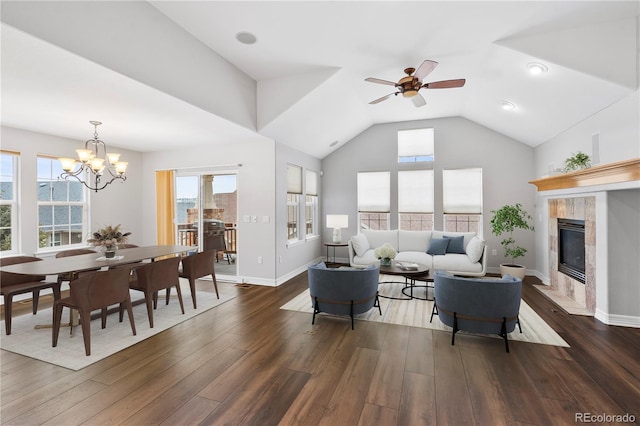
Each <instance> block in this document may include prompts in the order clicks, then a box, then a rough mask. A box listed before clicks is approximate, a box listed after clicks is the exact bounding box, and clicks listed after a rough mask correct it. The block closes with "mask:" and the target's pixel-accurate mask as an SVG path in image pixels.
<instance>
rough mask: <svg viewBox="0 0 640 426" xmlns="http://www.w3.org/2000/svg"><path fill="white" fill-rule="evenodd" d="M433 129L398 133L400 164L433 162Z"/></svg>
mask: <svg viewBox="0 0 640 426" xmlns="http://www.w3.org/2000/svg"><path fill="white" fill-rule="evenodd" d="M433 147H434V143H433V129H412V130H399V131H398V163H416V162H426V161H429V162H432V161H433V158H434V151H433Z"/></svg>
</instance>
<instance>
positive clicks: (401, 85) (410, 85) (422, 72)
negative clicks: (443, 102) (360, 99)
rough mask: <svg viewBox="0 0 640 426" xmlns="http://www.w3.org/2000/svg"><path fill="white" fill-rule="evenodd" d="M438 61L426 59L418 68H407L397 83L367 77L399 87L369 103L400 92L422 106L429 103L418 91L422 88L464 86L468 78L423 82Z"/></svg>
mask: <svg viewBox="0 0 640 426" xmlns="http://www.w3.org/2000/svg"><path fill="white" fill-rule="evenodd" d="M437 66H438V63H437V62H436V61H430V60H428V59H427V60H425V61H423V62H422V64H420V66H419V67H418V69H417V70H416V69H415V68H411V67H410V68H405V70H404V72H405V74H407V75H406V76H405V77H402V78H401V79H400V80H399V81H398V82H397V83H394V82H393V81H389V80H382V79H379V78H373V77H369V78H366V79H365V81H368V82H370V83H377V84H384V85H387V86H394V87H395V88H396V89H398V91H397V92H395V93H390V94H388V95H385V96H383V97H381V98H378V99H374V100H373V101H371V102H369V104H371V105H373V104H377V103H380V102H382V101H384V100H386V99H388V98H390V97H391V96H397V95H398V94H402V96H403V97H404V98H410V99H411V100H412V102H413V105H415V106H416V107H421V106H424V105H426V104H427V102H426V101H425V100H424V98H423V97H422V95H420V93H418V92H419V91H420V89H423V88H424V89H451V88H454V87H462V86H464V84H465V82H466V80H465V79H464V78H461V79H457V80H443V81H435V82H432V83H425V84H422V81H423V80H424V78H425V77H426V76H427V75H429V74H430V73H431V72H432V71H433V70H434V69H435V68H436V67H437Z"/></svg>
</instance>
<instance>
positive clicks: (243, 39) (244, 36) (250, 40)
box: [236, 31, 258, 44]
mask: <svg viewBox="0 0 640 426" xmlns="http://www.w3.org/2000/svg"><path fill="white" fill-rule="evenodd" d="M236 40H238V41H239V42H240V43H242V44H254V43H255V42H256V41H258V39H257V38H256V36H255V35H253V34H251V33H249V32H246V31H241V32H239V33H238V34H236Z"/></svg>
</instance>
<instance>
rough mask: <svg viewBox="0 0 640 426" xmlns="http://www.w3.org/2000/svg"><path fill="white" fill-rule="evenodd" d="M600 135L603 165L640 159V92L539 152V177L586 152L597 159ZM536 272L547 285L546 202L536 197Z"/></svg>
mask: <svg viewBox="0 0 640 426" xmlns="http://www.w3.org/2000/svg"><path fill="white" fill-rule="evenodd" d="M596 133H598V134H599V139H600V144H599V148H600V149H599V151H598V152H597V153H596V156H599V158H600V164H607V163H613V162H616V161H621V160H628V159H631V158H638V157H640V92H639V91H636V92H635V93H633V94H632V95H630V96H627V97H626V98H624V99H622V100H620V101H619V102H617V103H615V104H613V105H611V106H610V107H608V108H606V109H604V110H602V111H600V112H598V113H597V114H594V115H593V116H591V117H589V118H587V119H586V120H584V121H582V122H580V123H578V124H576V125H575V126H573V127H572V128H570V129H567V130H566V131H564V132H562V133H561V134H559V135H557V136H556V137H554V138H553V139H551V140H549V141H547V142H545V143H544V144H542V145H540V146H538V147H536V148H535V177H536V178H540V177H543V176H546V175H547V174H548V173H549V165H551V164H553V165H554V167H555V168H562V167H563V165H564V160H565V159H566V158H567V157H569V156H571V155H572V154H574V153H576V152H577V151H582V152H584V153H585V154H588V155H590V156H593V154H594V152H593V145H592V136H593V135H594V134H596ZM535 218H536V226H537V228H538V229H539V230H540V231H542V232H536V259H537V264H536V270H537V271H539V272H540V274H541V278H542V279H543V280H544V281H546V279H547V278H546V277H548V276H549V260H548V255H547V254H548V232H546V229H547V218H548V214H547V207H546V200H545V199H544V198H542V197H540V196H537V197H536V211H535Z"/></svg>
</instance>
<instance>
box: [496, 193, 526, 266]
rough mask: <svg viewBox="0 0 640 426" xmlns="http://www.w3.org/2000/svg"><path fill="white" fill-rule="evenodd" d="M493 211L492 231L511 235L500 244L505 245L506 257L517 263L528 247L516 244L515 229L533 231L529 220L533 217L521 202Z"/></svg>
mask: <svg viewBox="0 0 640 426" xmlns="http://www.w3.org/2000/svg"><path fill="white" fill-rule="evenodd" d="M491 213H493V217H492V218H491V232H493V235H496V236H500V235H502V234H508V235H509V236H508V237H507V238H505V239H503V240H502V241H501V242H500V244H502V247H504V257H507V258H511V263H512V264H515V260H516V259H517V258H519V257H522V256H524V255H525V253H526V252H527V249H525V248H524V247H519V246H517V245H516V241H515V240H514V239H513V231H514V230H516V229H524V230H529V231H533V230H534V229H533V225H531V224H530V222H529V221H531V220H532V217H531V215H529V213H527V211H526V210H524V209H523V208H522V205H521V204H519V203H518V204H514V205H505V206H502V207H500V208H499V209H498V210H491Z"/></svg>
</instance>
